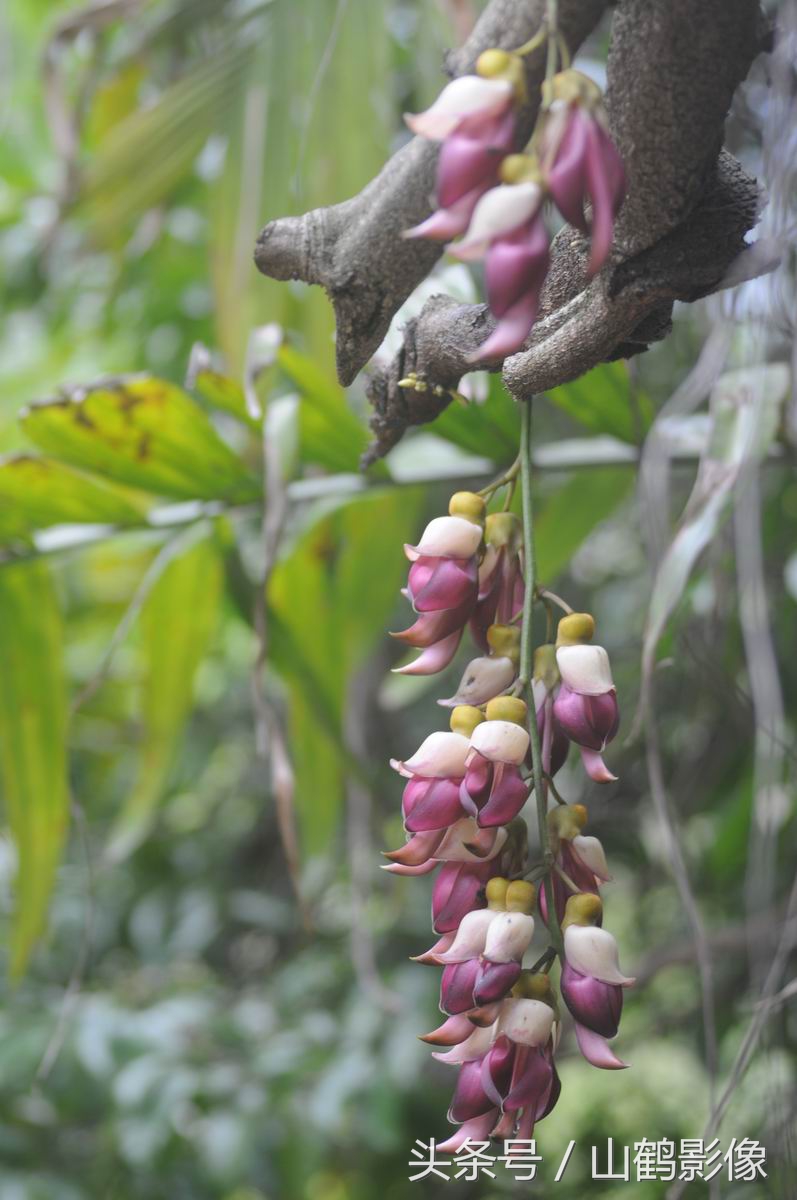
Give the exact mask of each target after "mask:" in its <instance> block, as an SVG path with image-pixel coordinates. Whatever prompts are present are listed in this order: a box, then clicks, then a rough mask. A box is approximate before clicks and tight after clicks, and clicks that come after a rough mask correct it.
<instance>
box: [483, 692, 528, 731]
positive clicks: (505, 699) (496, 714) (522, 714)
mask: <svg viewBox="0 0 797 1200" xmlns="http://www.w3.org/2000/svg"><path fill="white" fill-rule="evenodd" d="M528 711H529V710H528V708H527V706H526V702H525V700H520V699H519V698H518V697H517V696H497V697H496V699H495V700H491V701H490V703H489V704H488V705H487V708H486V710H485V716H486V717H487V720H488V721H503V722H504V723H506V722H511V723H512V724H514V725H520V726H521V727H522V726H525V724H526V718H527V717H528Z"/></svg>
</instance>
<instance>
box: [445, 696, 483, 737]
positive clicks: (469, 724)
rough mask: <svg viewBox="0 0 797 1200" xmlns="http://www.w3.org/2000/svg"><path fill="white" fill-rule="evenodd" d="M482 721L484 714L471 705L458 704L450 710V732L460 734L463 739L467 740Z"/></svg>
mask: <svg viewBox="0 0 797 1200" xmlns="http://www.w3.org/2000/svg"><path fill="white" fill-rule="evenodd" d="M483 720H484V713H483V712H482V711H481V709H478V708H474V707H473V705H472V704H458V705H457V706H456V708H453V709H452V710H451V719H450V726H451V732H452V733H461V734H462V736H463V737H468V738H469V737H470V735H471V734H472V733H473V731H474V729H475V728H476V726H477V725H481V723H482V721H483Z"/></svg>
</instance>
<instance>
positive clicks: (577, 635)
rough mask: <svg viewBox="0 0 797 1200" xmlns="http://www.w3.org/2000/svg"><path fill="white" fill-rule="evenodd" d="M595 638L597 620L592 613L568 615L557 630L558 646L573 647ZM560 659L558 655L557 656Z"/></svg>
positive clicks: (563, 618)
mask: <svg viewBox="0 0 797 1200" xmlns="http://www.w3.org/2000/svg"><path fill="white" fill-rule="evenodd" d="M594 636H595V618H594V617H593V616H592V615H591V614H590V613H568V615H567V616H566V617H562V619H561V620H560V622H559V625H558V627H557V630H556V645H557V648H558V647H559V646H573V645H578V644H580V643H582V642H590V641H592V639H593V637H594ZM557 658H558V655H557Z"/></svg>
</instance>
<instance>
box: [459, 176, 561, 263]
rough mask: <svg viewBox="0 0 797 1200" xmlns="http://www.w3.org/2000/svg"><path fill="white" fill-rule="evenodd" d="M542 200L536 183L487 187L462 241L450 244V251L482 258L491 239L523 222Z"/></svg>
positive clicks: (536, 209)
mask: <svg viewBox="0 0 797 1200" xmlns="http://www.w3.org/2000/svg"><path fill="white" fill-rule="evenodd" d="M541 203H542V191H541V189H540V188H539V186H538V185H537V184H536V183H531V182H529V183H504V184H501V185H500V186H499V187H494V188H490V190H489V191H488V192H485V193H484V195H483V196H482V198H481V200H480V201H479V203H478V204H477V205H476V208H475V209H474V211H473V216H472V217H471V219H470V225H469V226H468V228H467V230H466V232H465V236H464V238H463V239H462V241H461V242H457V243H456V245H453V246H450V247H449V250H450V252H451V254H454V255H456V257H457V258H461V259H465V260H466V261H470V260H471V259H474V258H481V257H482V255H483V254H484V253H485V252H486V251H487V248H488V246H489V245H490V242H491V241H493V239H494V238H497V237H501V235H502V234H505V233H511V232H512V230H513V229H517V228H518V226H520V225H525V223H526V222H527V221H530V220H531V218H532V217H533V216H534V214H535V213H536V212H537V211H538V210H539V207H540V204H541Z"/></svg>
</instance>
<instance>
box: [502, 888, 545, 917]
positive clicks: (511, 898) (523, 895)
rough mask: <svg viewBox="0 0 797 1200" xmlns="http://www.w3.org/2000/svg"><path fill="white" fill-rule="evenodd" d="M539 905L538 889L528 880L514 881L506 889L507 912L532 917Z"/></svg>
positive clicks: (505, 903) (505, 902)
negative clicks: (537, 904)
mask: <svg viewBox="0 0 797 1200" xmlns="http://www.w3.org/2000/svg"><path fill="white" fill-rule="evenodd" d="M536 903H537V889H536V888H535V886H534V884H533V883H529V882H528V880H526V879H513V880H512V882H511V883H510V885H509V887H508V888H507V889H506V896H505V898H504V905H505V907H506V911H507V912H517V913H526V915H527V916H530V915H531V913H532V912H533V911H534V905H535V904H536Z"/></svg>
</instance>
